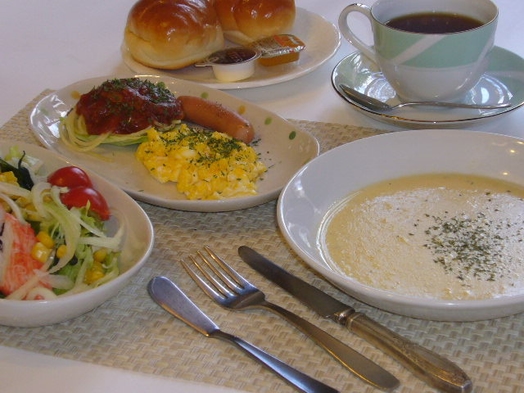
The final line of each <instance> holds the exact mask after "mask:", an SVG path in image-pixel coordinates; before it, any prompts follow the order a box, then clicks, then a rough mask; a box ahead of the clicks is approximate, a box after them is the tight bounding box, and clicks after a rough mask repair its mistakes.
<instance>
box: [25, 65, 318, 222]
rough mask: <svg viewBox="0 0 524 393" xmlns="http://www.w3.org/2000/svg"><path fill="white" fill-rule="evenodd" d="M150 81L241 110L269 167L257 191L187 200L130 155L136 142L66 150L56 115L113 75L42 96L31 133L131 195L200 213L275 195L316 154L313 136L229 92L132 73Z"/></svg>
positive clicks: (246, 204) (33, 114) (248, 204)
mask: <svg viewBox="0 0 524 393" xmlns="http://www.w3.org/2000/svg"><path fill="white" fill-rule="evenodd" d="M137 77H140V78H143V79H149V80H150V81H152V82H155V83H158V82H160V81H162V82H164V83H165V85H166V87H167V88H168V89H170V90H171V91H172V92H173V93H174V94H175V95H177V96H178V95H193V96H199V97H204V98H207V99H209V100H212V101H216V102H219V103H221V104H222V105H224V106H225V107H227V108H230V109H232V110H237V111H239V110H240V111H239V112H241V113H242V114H243V116H244V117H245V118H246V119H248V120H249V121H250V122H251V123H252V124H253V126H254V127H255V133H256V136H255V138H256V139H260V140H259V141H258V142H257V143H256V144H255V145H254V148H255V150H257V152H258V153H259V154H260V158H261V159H262V161H263V162H264V163H265V164H266V166H267V167H268V171H267V172H266V173H265V174H264V176H263V179H261V180H259V182H258V194H257V195H254V196H248V197H240V198H229V199H223V200H205V201H199V200H188V199H187V198H186V197H185V195H183V194H181V193H179V192H178V190H177V188H176V184H175V183H166V184H161V183H159V182H158V181H156V180H155V179H154V178H153V177H152V176H151V175H150V174H149V173H148V171H147V170H146V168H145V167H144V166H143V165H142V164H141V163H140V162H139V161H137V160H136V159H135V156H134V152H135V150H136V146H128V147H117V146H110V145H103V146H100V147H98V148H97V149H96V150H95V152H96V153H97V154H98V156H97V155H93V154H89V153H78V152H75V151H72V150H70V149H69V148H67V147H66V146H65V145H64V144H63V143H62V142H61V141H60V138H59V123H60V118H61V117H63V116H65V115H66V113H67V112H68V111H69V110H70V109H71V108H72V107H73V106H74V105H75V104H76V102H77V101H78V98H79V97H80V94H83V93H87V92H88V91H89V90H91V89H92V88H93V87H95V86H98V85H100V84H101V83H103V82H104V81H106V80H108V79H113V78H117V76H107V77H100V78H93V79H88V80H84V81H80V82H77V83H75V84H72V85H70V86H67V87H65V88H63V89H61V90H58V91H56V92H54V93H51V94H49V95H48V96H46V97H44V98H43V99H42V100H41V101H40V102H38V104H37V105H36V106H35V108H34V109H33V111H32V112H31V115H30V123H31V126H32V128H33V131H34V133H35V135H36V136H37V137H38V139H39V140H40V141H41V142H42V143H43V144H44V145H45V146H46V147H47V148H49V149H51V150H54V151H56V152H58V153H60V154H62V155H64V156H66V157H69V158H72V159H74V160H75V162H77V163H79V165H81V166H85V167H87V168H90V169H91V170H93V171H95V172H97V173H98V174H100V175H101V176H104V177H105V178H107V179H108V180H111V181H112V182H113V183H114V184H116V185H118V186H119V187H120V188H122V189H123V190H125V191H126V192H127V193H129V194H130V195H131V196H132V197H133V198H136V199H138V200H141V201H144V202H148V203H151V204H153V205H157V206H162V207H167V208H170V209H179V210H187V211H199V212H218V211H229V210H238V209H245V208H248V207H252V206H256V205H259V204H262V203H265V202H268V201H270V200H273V199H276V198H277V197H278V195H279V193H280V191H281V189H282V188H283V187H284V185H285V184H286V183H287V182H288V181H289V179H290V178H291V177H292V176H293V175H294V174H295V172H296V171H298V170H299V169H300V168H301V167H302V165H304V164H306V163H307V162H308V161H310V160H311V159H313V158H314V157H316V156H317V155H318V153H319V149H320V147H319V144H318V142H317V140H316V139H315V138H314V137H313V136H312V135H310V134H309V133H307V132H304V131H301V130H300V129H298V128H296V127H295V126H293V125H292V124H291V123H289V122H288V121H286V120H284V119H283V118H281V117H279V116H278V115H276V114H274V113H272V112H269V111H266V110H265V109H262V108H260V107H258V106H256V105H254V104H251V103H249V102H247V101H243V100H241V99H239V98H236V97H234V96H232V95H229V94H227V93H224V92H222V91H219V90H215V89H213V88H210V87H206V86H203V85H200V84H197V83H193V82H188V81H183V80H177V79H173V78H167V77H159V76H151V75H147V76H144V75H142V76H137Z"/></svg>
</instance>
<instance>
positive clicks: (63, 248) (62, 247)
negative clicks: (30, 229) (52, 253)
mask: <svg viewBox="0 0 524 393" xmlns="http://www.w3.org/2000/svg"><path fill="white" fill-rule="evenodd" d="M66 252H67V246H66V245H65V244H62V245H60V246H58V248H57V249H56V257H57V258H62V257H63V256H64V255H65V254H66Z"/></svg>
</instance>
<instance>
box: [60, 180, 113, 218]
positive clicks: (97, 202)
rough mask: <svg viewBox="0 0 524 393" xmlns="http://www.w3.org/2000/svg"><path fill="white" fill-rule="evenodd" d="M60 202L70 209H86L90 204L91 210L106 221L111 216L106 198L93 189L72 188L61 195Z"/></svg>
mask: <svg viewBox="0 0 524 393" xmlns="http://www.w3.org/2000/svg"><path fill="white" fill-rule="evenodd" d="M60 200H61V201H62V203H63V204H64V205H66V206H67V207H68V208H72V207H84V206H86V205H87V204H88V203H89V206H90V207H89V209H90V210H91V211H93V212H95V213H96V214H98V215H99V216H100V218H101V219H102V220H104V221H105V220H108V219H109V216H110V215H111V212H110V211H109V206H108V205H107V201H106V200H105V198H104V197H103V196H102V194H100V193H99V192H98V191H97V190H95V189H94V188H91V187H85V186H79V187H75V188H71V189H70V190H69V191H67V192H65V193H63V194H61V195H60Z"/></svg>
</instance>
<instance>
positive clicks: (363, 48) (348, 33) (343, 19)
mask: <svg viewBox="0 0 524 393" xmlns="http://www.w3.org/2000/svg"><path fill="white" fill-rule="evenodd" d="M351 12H359V13H361V14H363V15H364V16H365V17H366V18H368V20H369V22H370V23H371V20H372V17H371V8H370V7H368V6H367V5H364V4H350V5H348V6H347V7H346V8H344V9H343V10H342V12H341V13H340V15H339V17H338V28H339V30H340V33H341V34H342V35H343V36H344V38H345V39H346V40H348V41H349V42H350V43H351V44H352V45H353V46H354V47H355V48H357V49H358V50H359V51H360V52H362V54H364V55H365V56H367V57H368V58H369V59H371V60H372V61H374V62H375V63H376V56H375V50H374V49H373V47H371V46H369V45H367V44H365V43H364V41H362V40H361V39H360V38H358V37H357V35H356V34H355V33H354V32H353V30H351V28H350V27H349V24H348V15H349V14H350V13H351Z"/></svg>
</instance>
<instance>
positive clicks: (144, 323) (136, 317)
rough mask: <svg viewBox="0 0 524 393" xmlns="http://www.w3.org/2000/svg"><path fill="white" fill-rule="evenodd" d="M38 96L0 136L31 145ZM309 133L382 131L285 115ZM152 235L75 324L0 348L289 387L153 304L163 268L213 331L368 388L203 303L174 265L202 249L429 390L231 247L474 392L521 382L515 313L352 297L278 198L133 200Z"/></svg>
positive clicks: (276, 323)
mask: <svg viewBox="0 0 524 393" xmlns="http://www.w3.org/2000/svg"><path fill="white" fill-rule="evenodd" d="M45 93H46V92H43V93H42V95H41V96H40V97H37V98H35V100H34V101H33V102H32V103H29V104H28V105H27V107H26V108H24V109H23V110H22V111H20V112H19V113H18V114H17V115H16V116H15V117H14V118H13V119H12V120H11V121H9V122H8V123H6V124H5V125H4V127H2V129H1V134H0V137H1V138H4V139H6V138H7V139H10V140H23V141H28V140H29V141H31V140H32V141H34V142H35V143H38V142H37V140H36V138H35V137H34V136H33V135H32V133H31V131H30V127H29V124H28V115H29V113H30V110H31V109H32V107H33V106H34V104H35V103H36V102H37V100H38V99H39V98H41V97H43V95H44V94H45ZM293 123H294V124H296V125H297V126H298V127H300V128H302V129H304V130H307V131H309V132H310V133H312V134H313V135H315V136H316V137H317V138H318V140H319V141H320V143H321V146H322V149H323V151H325V150H327V149H330V148H333V147H335V146H338V145H340V144H342V143H345V142H348V141H351V140H354V139H358V138H362V137H367V136H371V135H376V134H378V133H380V132H381V131H378V130H372V129H365V128H358V127H353V126H348V125H339V124H326V123H314V122H309V121H293ZM141 206H142V207H143V208H144V209H145V211H146V212H147V213H148V214H149V216H150V217H151V220H152V222H153V224H154V228H155V231H156V245H155V248H154V251H153V253H152V255H151V258H150V259H149V261H148V263H147V264H146V266H145V267H144V268H143V269H142V270H141V271H140V273H139V274H138V275H137V276H136V278H135V279H134V280H133V281H132V282H131V284H130V285H129V286H127V287H126V288H125V289H124V290H123V291H122V292H121V293H120V294H119V295H118V296H117V297H115V298H114V299H112V300H110V301H108V302H106V303H105V304H103V305H102V306H100V307H98V309H96V310H94V311H92V312H90V313H88V314H85V315H83V316H81V317H79V318H76V319H74V320H71V321H68V322H64V323H61V324H58V325H53V326H46V327H39V328H11V327H0V345H5V346H11V347H17V348H22V349H26V350H30V351H35V352H39V353H44V354H48V355H54V356H59V357H63V358H68V359H74V360H80V361H84V362H90V363H96V364H100V365H104V366H109V367H115V368H121V369H126V370H132V371H136V372H141V373H147V374H155V375H161V376H164V377H173V378H181V379H185V380H191V381H199V382H204V383H210V384H216V385H222V386H227V387H230V388H236V389H243V390H246V391H250V392H292V391H293V389H292V388H291V387H289V386H288V385H286V384H285V383H284V382H282V381H281V380H280V379H279V378H277V377H275V376H273V375H272V374H271V373H269V372H267V371H266V370H265V369H263V368H262V367H260V366H259V365H258V364H256V363H255V362H253V361H252V360H251V359H250V358H249V357H247V356H245V355H244V354H243V353H241V352H239V351H237V350H236V349H234V348H233V347H231V346H229V345H228V344H227V343H223V342H221V341H218V340H211V339H207V338H204V337H203V336H201V335H200V334H199V333H196V332H195V331H193V330H192V329H191V328H189V327H187V326H186V325H185V324H183V323H182V322H180V321H178V320H176V319H174V318H173V317H171V316H169V315H168V314H167V313H166V312H164V311H163V310H161V309H160V308H159V307H158V306H157V305H156V304H155V303H153V301H152V300H151V299H150V298H149V296H148V295H147V293H146V284H147V282H148V281H149V280H150V279H151V278H152V277H153V276H156V275H160V274H161V275H166V276H168V277H170V278H172V279H173V280H175V281H176V282H177V284H178V285H179V286H180V287H181V288H182V289H183V290H184V291H186V292H187V294H188V295H189V296H190V297H191V298H192V299H193V300H194V302H195V303H196V304H197V305H199V306H201V308H202V309H203V310H204V311H205V312H206V313H208V314H209V315H210V316H211V317H212V318H213V319H215V321H216V322H217V323H218V324H219V325H221V327H222V328H223V329H224V330H226V331H229V332H231V333H236V334H238V335H239V336H241V337H243V338H247V339H249V340H250V341H252V342H253V343H255V344H257V345H259V346H260V347H262V348H264V349H265V350H267V351H268V352H270V353H272V354H274V355H276V356H278V357H279V358H281V359H283V360H285V361H287V362H289V363H290V364H292V365H294V366H295V367H297V368H299V369H300V370H302V371H306V372H308V373H310V374H311V375H313V376H315V377H317V378H320V379H322V380H323V381H324V382H326V383H328V384H330V385H332V386H333V387H336V388H338V389H340V390H341V391H344V392H373V391H375V390H374V389H373V388H371V387H369V386H368V385H366V384H365V383H363V382H361V381H360V380H358V379H357V378H356V377H354V376H353V375H352V374H350V373H349V372H348V371H346V370H345V369H344V368H343V367H342V366H340V365H339V363H337V362H336V361H335V360H333V359H332V358H331V357H330V356H329V355H327V354H326V353H325V352H324V351H323V350H321V349H319V348H318V347H317V346H315V345H314V344H313V343H312V342H311V341H309V340H307V339H306V338H305V336H304V335H302V334H301V333H300V332H298V331H297V330H296V329H294V328H293V327H291V326H290V325H289V324H287V323H286V322H284V321H283V320H281V319H280V318H278V317H277V316H275V315H273V314H270V313H269V312H265V311H260V310H251V311H243V312H232V311H228V310H225V309H222V308H220V307H219V306H217V305H215V304H214V303H212V302H211V301H210V300H208V299H207V298H206V297H205V296H204V295H203V294H202V293H201V292H200V290H199V289H197V287H196V286H195V284H194V283H193V282H192V281H191V280H190V279H188V277H187V276H186V274H185V272H184V271H183V269H182V267H181V266H180V264H179V261H180V260H181V259H182V258H184V257H185V256H187V255H188V254H191V253H194V252H195V250H198V249H199V248H200V247H201V246H202V245H203V244H207V245H210V246H211V247H213V248H214V249H215V250H216V251H217V252H218V253H219V254H221V255H222V256H223V257H224V258H226V259H227V260H229V261H230V262H231V264H232V265H234V266H235V267H237V268H238V270H239V271H240V272H241V274H243V275H245V276H246V277H247V278H248V279H250V280H251V281H252V282H253V283H255V284H256V285H257V286H259V287H260V288H261V289H263V290H264V291H265V292H266V293H267V295H268V298H269V300H271V301H273V302H276V303H278V304H280V305H283V306H285V307H287V308H289V309H291V310H292V311H295V312H296V313H298V314H299V315H301V316H303V317H305V318H306V319H308V320H310V321H311V322H313V323H315V324H317V325H319V326H320V327H322V328H324V329H325V330H327V331H329V332H330V333H331V334H332V335H334V336H336V337H338V338H339V339H341V340H342V341H344V342H346V343H348V344H350V345H352V346H353V347H354V348H355V349H357V350H358V351H360V352H362V353H363V354H365V355H367V356H368V357H370V358H372V359H373V360H375V361H376V362H377V363H379V364H381V365H382V366H383V367H385V368H386V369H388V370H389V371H390V372H392V373H393V374H395V375H396V376H397V377H398V378H399V379H400V380H401V383H402V386H401V388H399V389H398V391H399V392H416V393H419V392H430V391H432V390H431V389H429V388H428V387H427V385H425V384H424V383H423V382H421V381H419V380H418V379H417V378H415V377H414V376H413V375H411V374H410V373H409V372H408V371H407V370H405V369H404V368H403V367H402V366H400V365H399V364H398V363H397V362H396V361H394V360H393V359H391V358H390V357H388V356H386V355H384V354H383V353H381V352H380V351H379V350H377V349H375V348H374V347H373V346H371V345H370V344H368V343H366V342H365V341H363V340H361V339H360V338H358V337H357V336H355V335H353V334H352V333H350V332H348V331H347V330H345V329H344V328H343V327H341V326H338V325H336V324H335V323H333V322H330V321H327V320H322V319H320V318H319V317H316V316H315V315H314V314H313V313H312V312H311V311H310V310H308V309H307V308H306V307H305V306H303V305H301V304H300V303H299V302H298V301H296V300H295V299H293V298H291V297H290V296H289V295H287V294H286V293H285V292H284V291H283V290H281V289H279V288H277V287H276V286H274V285H272V284H270V283H269V282H268V281H267V280H265V279H264V278H262V277H261V276H260V275H258V273H256V272H254V271H252V270H250V269H249V268H247V267H246V266H245V265H244V264H243V263H242V262H240V260H239V257H238V256H237V254H236V249H237V247H238V246H240V245H244V244H245V245H249V246H252V247H253V248H255V249H257V250H260V251H263V252H264V253H265V254H266V255H268V256H270V257H271V258H272V259H274V260H275V261H277V262H278V263H279V264H281V265H282V266H283V267H285V268H286V269H288V270H289V271H291V272H292V273H294V274H296V275H298V276H300V277H302V278H304V279H305V280H307V281H309V282H312V283H313V284H314V285H316V286H317V287H319V288H320V289H322V290H324V291H325V292H327V293H330V294H332V295H334V296H335V297H337V298H339V299H340V300H342V301H345V302H347V303H348V304H351V305H353V306H354V307H355V308H356V309H357V310H359V311H362V312H364V313H366V314H367V315H368V316H370V317H372V318H374V319H375V320H377V321H378V322H380V323H383V324H384V325H386V326H388V327H389V328H391V329H392V330H394V331H396V332H397V333H399V334H401V335H404V336H405V337H408V338H409V339H411V340H413V341H415V342H417V343H419V344H421V345H423V346H426V347H428V348H430V349H433V350H435V351H436V352H438V353H440V354H441V355H444V356H446V357H448V358H450V359H452V360H453V361H455V362H456V363H457V364H459V365H460V366H461V367H462V368H463V369H464V370H465V371H466V372H467V373H468V374H469V375H470V376H471V377H472V378H473V380H474V384H475V386H476V389H475V392H485V393H492V392H508V393H509V392H511V393H514V392H518V391H523V386H524V344H523V343H524V314H520V315H515V316H511V317H506V318H500V319H496V320H490V321H482V322H474V323H451V322H435V321H423V320H416V319H411V318H407V317H402V316H398V315H394V314H390V313H387V312H383V311H381V310H378V309H375V308H372V307H369V306H367V305H365V304H362V303H360V302H358V301H355V300H353V299H351V298H349V297H348V296H346V295H344V294H342V293H341V292H339V291H337V290H336V289H334V288H333V287H332V286H331V285H329V284H328V283H326V282H325V281H324V280H322V279H321V278H320V277H319V276H317V275H316V274H315V273H314V272H313V271H312V270H310V269H309V268H307V267H306V266H305V264H304V263H303V262H301V261H300V260H299V259H298V258H297V257H296V255H294V253H293V252H292V251H291V250H290V248H289V247H288V246H287V245H286V243H285V241H284V239H283V238H282V236H281V234H280V232H279V230H278V227H277V223H276V220H275V206H276V203H275V202H269V203H266V204H264V205H262V206H258V207H254V208H251V209H247V210H242V211H236V212H228V213H192V212H181V211H175V210H168V209H164V208H159V207H155V206H151V205H148V204H144V203H141Z"/></svg>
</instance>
